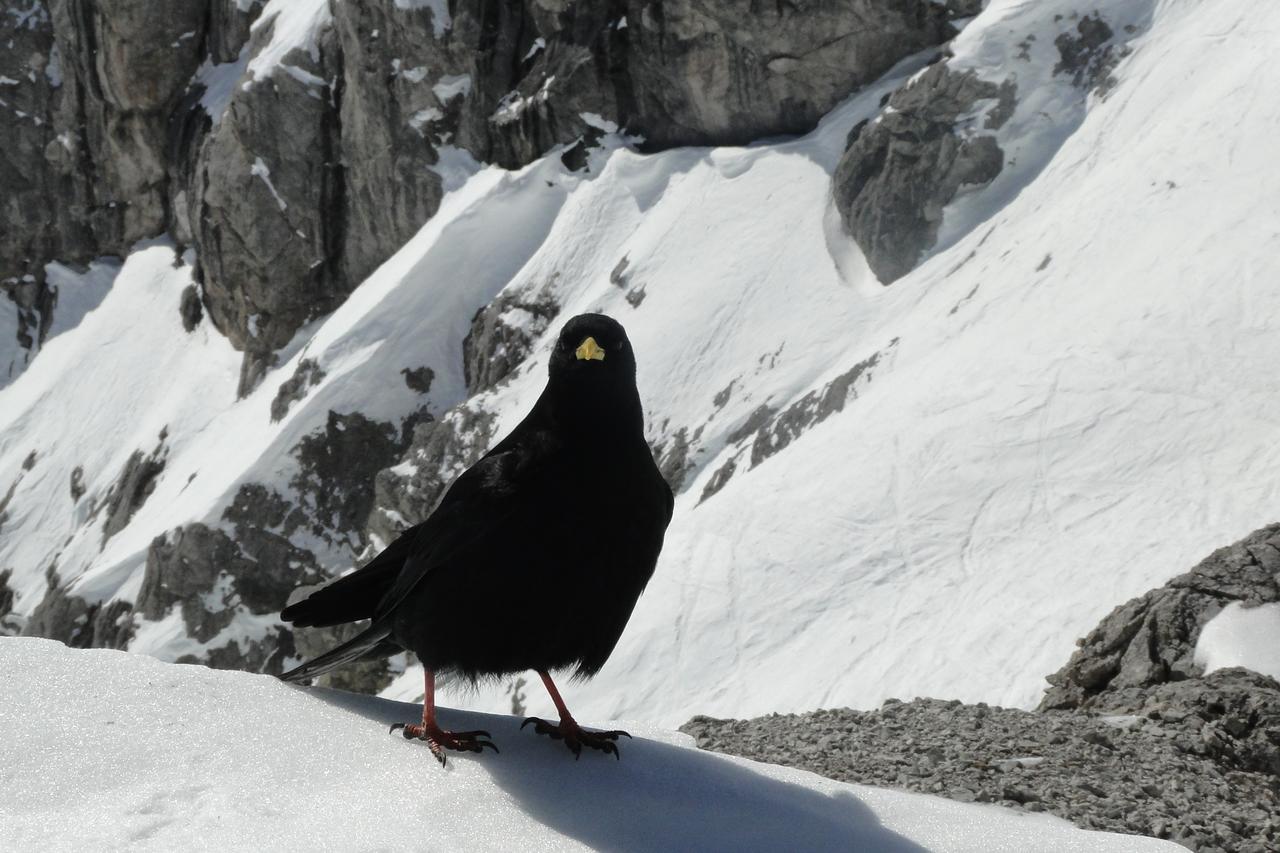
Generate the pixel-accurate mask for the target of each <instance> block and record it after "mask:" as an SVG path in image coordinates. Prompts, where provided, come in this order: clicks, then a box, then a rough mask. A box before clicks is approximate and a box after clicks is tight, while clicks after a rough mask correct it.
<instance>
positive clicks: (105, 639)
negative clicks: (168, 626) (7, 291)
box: [11, 567, 133, 649]
mask: <svg viewBox="0 0 1280 853" xmlns="http://www.w3.org/2000/svg"><path fill="white" fill-rule="evenodd" d="M46 576H47V578H48V582H49V591H48V592H47V593H46V594H45V597H44V598H43V599H42V600H41V601H40V604H39V605H37V607H36V609H35V610H34V611H32V613H31V617H30V618H29V619H28V620H27V621H26V624H25V625H18V624H16V623H11V627H12V628H14V629H16V630H19V631H20V633H22V634H24V635H26V636H29V637H56V638H57V639H59V640H62V641H63V642H64V643H66V644H67V645H69V646H72V647H74V648H78V649H88V648H108V649H123V648H124V647H125V646H126V645H127V644H128V642H129V640H130V639H131V638H132V636H133V622H132V620H131V619H130V613H131V612H132V608H131V607H130V606H129V603H128V602H125V601H113V602H111V603H109V604H106V605H103V604H102V603H100V602H99V603H96V604H89V603H88V602H87V601H85V600H84V599H83V598H81V597H80V596H78V595H72V594H71V593H69V592H67V590H66V588H65V587H63V586H62V585H61V583H60V581H59V579H58V573H57V571H56V570H55V569H53V568H52V567H50V569H49V571H48V572H47V574H46Z"/></svg>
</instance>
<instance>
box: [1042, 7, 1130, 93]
mask: <svg viewBox="0 0 1280 853" xmlns="http://www.w3.org/2000/svg"><path fill="white" fill-rule="evenodd" d="M1114 35H1115V34H1114V33H1113V32H1112V30H1111V27H1109V26H1107V22H1106V21H1104V20H1103V19H1102V16H1101V15H1097V14H1095V15H1093V16H1089V15H1085V16H1084V17H1083V18H1081V19H1080V22H1079V23H1078V24H1076V32H1075V34H1074V35H1072V34H1071V33H1069V32H1068V33H1062V34H1061V35H1059V36H1058V37H1057V38H1056V39H1054V41H1053V45H1054V47H1056V48H1057V49H1058V54H1059V56H1061V57H1062V58H1061V60H1060V61H1059V62H1058V64H1057V65H1056V66H1055V67H1054V69H1053V73H1054V74H1070V75H1071V82H1072V83H1074V84H1075V85H1077V86H1079V87H1081V88H1082V89H1097V90H1098V91H1099V93H1100V94H1103V95H1105V94H1106V93H1107V92H1109V91H1110V90H1111V88H1112V87H1113V86H1114V85H1115V79H1114V78H1113V77H1112V76H1111V70H1112V69H1113V68H1115V66H1116V63H1117V62H1119V61H1120V59H1121V57H1122V56H1123V55H1124V54H1125V53H1126V52H1127V51H1124V50H1121V49H1119V48H1116V47H1115V46H1113V45H1112V43H1111V42H1112V36H1114Z"/></svg>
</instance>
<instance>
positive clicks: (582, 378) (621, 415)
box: [546, 314, 644, 440]
mask: <svg viewBox="0 0 1280 853" xmlns="http://www.w3.org/2000/svg"><path fill="white" fill-rule="evenodd" d="M550 372H551V381H550V382H549V383H548V384H547V392H548V393H547V395H546V402H547V404H548V405H550V406H551V407H552V410H553V411H555V412H556V413H557V417H558V418H559V420H560V423H562V424H564V425H565V428H567V429H569V430H571V431H572V432H573V433H575V434H576V435H577V436H578V440H587V439H588V438H591V437H595V438H603V437H607V436H611V435H617V434H619V433H617V430H618V429H625V430H627V431H628V432H632V431H634V432H637V433H639V432H643V430H644V415H643V413H642V412H641V409H640V393H639V392H638V391H637V390H636V357H635V354H634V353H633V352H632V351H631V341H629V340H627V333H626V332H625V331H624V330H623V328H622V325H621V324H620V323H618V321H617V320H614V319H612V318H610V317H606V316H605V315H603V314H579V315H578V316H577V317H574V318H573V319H572V320H570V321H569V322H568V323H565V325H564V329H562V330H561V332H560V337H559V339H558V340H557V341H556V346H555V349H554V350H553V351H552V353H551V369H550ZM623 424H625V427H624V426H622V425H623Z"/></svg>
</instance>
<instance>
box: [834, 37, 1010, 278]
mask: <svg viewBox="0 0 1280 853" xmlns="http://www.w3.org/2000/svg"><path fill="white" fill-rule="evenodd" d="M1015 96H1016V86H1015V84H1014V83H1013V81H1012V80H1006V81H1004V82H1003V83H1001V84H1000V85H996V84H995V83H989V82H987V81H985V80H980V79H979V78H978V76H977V75H976V74H975V73H974V72H972V71H960V72H958V71H954V70H952V69H951V68H950V67H949V66H948V65H947V64H946V63H945V62H937V63H935V64H934V65H932V66H931V67H930V68H929V69H928V70H926V71H925V72H924V73H923V74H921V75H919V76H918V77H916V78H914V79H913V80H912V81H911V82H909V83H908V84H907V85H906V86H905V87H903V88H902V89H899V90H898V91H896V92H894V93H893V95H892V96H891V97H890V98H889V103H888V107H889V108H888V109H886V110H884V111H883V112H882V113H881V114H880V116H879V117H878V118H876V119H875V120H874V121H871V122H869V123H866V124H863V125H860V126H858V127H855V128H854V131H853V133H852V134H850V140H849V144H848V147H847V149H846V150H845V153H844V154H843V156H841V158H840V162H839V164H838V165H837V167H836V171H835V175H834V176H833V178H832V195H833V198H834V200H835V206H836V209H837V210H838V211H839V213H840V220H841V222H842V223H843V226H844V229H845V231H846V232H847V233H848V234H850V235H851V236H852V237H853V239H854V240H855V241H856V242H857V243H858V246H859V247H861V249H862V251H863V253H864V254H865V255H866V257H867V263H868V264H870V266H871V269H872V271H874V272H875V274H876V277H877V278H879V279H880V281H881V282H882V283H884V284H890V283H892V282H894V281H896V280H897V279H899V278H901V277H902V276H904V275H906V274H907V273H908V272H910V271H911V269H912V268H914V267H915V265H916V263H917V262H918V261H919V260H920V256H921V253H923V252H924V251H926V250H928V249H929V248H930V247H931V246H933V244H934V242H935V241H936V239H937V236H938V227H939V225H940V224H941V223H942V211H943V208H944V207H946V205H947V204H948V203H949V202H950V201H951V200H952V199H953V198H954V197H955V195H956V193H957V192H958V191H959V190H960V188H961V187H964V186H974V185H982V184H986V183H989V182H990V181H992V180H994V179H995V177H996V176H997V175H999V174H1000V171H1001V169H1003V167H1004V153H1003V152H1002V151H1001V150H1000V146H999V145H997V144H996V138H995V136H994V135H993V134H992V133H990V131H995V130H998V129H999V128H1000V127H1001V126H1002V125H1003V124H1004V122H1005V121H1007V120H1008V119H1009V117H1010V116H1011V115H1012V114H1013V110H1014V106H1015V103H1016V101H1015ZM984 102H987V103H988V104H989V109H988V110H987V111H986V115H985V118H981V115H980V114H981V113H982V112H983V110H982V109H981V108H982V107H983V106H984ZM980 119H981V120H980ZM984 131H986V132H984Z"/></svg>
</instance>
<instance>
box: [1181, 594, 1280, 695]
mask: <svg viewBox="0 0 1280 853" xmlns="http://www.w3.org/2000/svg"><path fill="white" fill-rule="evenodd" d="M1194 659H1195V662H1196V663H1197V664H1199V665H1200V666H1202V667H1204V671H1205V674H1206V675H1208V674H1209V673H1211V672H1213V671H1214V670H1218V669H1226V668H1227V667H1230V666H1242V667H1244V668H1245V669H1251V670H1253V671H1254V672H1260V673H1262V674H1263V675H1269V676H1271V677H1272V678H1274V679H1276V680H1277V681H1280V603H1276V604H1261V605H1258V606H1257V607H1245V606H1244V605H1242V604H1241V603H1240V602H1238V601H1233V602H1231V603H1230V604H1228V605H1227V606H1226V607H1224V608H1223V609H1222V612H1220V613H1219V614H1218V615H1217V616H1214V617H1213V618H1212V619H1210V620H1209V621H1208V622H1206V623H1205V625H1204V627H1203V628H1201V629H1200V639H1198V640H1197V641H1196V650H1195V655H1194Z"/></svg>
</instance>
